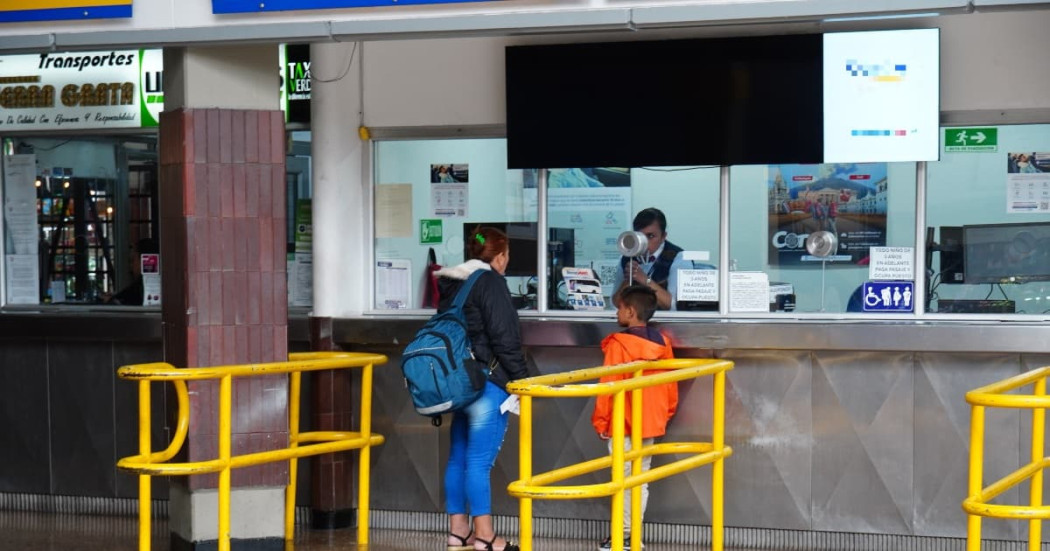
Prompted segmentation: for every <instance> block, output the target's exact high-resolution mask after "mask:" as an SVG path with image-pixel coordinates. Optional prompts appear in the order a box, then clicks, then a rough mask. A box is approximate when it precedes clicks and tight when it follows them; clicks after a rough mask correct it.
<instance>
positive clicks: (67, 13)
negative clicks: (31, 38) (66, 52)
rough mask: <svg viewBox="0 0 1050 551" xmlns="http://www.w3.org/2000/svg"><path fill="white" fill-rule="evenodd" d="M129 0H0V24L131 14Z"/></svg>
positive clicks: (129, 15)
mask: <svg viewBox="0 0 1050 551" xmlns="http://www.w3.org/2000/svg"><path fill="white" fill-rule="evenodd" d="M131 2H132V0H3V2H0V23H11V22H15V21H59V20H63V19H107V18H112V17H131Z"/></svg>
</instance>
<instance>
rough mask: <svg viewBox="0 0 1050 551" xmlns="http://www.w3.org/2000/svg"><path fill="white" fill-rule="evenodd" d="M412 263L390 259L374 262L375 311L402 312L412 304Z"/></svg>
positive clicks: (406, 260) (405, 260)
mask: <svg viewBox="0 0 1050 551" xmlns="http://www.w3.org/2000/svg"><path fill="white" fill-rule="evenodd" d="M411 276H412V261H411V260H408V259H400V258H391V259H387V260H377V261H376V309H378V310H403V309H405V308H409V306H410V305H411V304H412V286H411V284H410V280H411Z"/></svg>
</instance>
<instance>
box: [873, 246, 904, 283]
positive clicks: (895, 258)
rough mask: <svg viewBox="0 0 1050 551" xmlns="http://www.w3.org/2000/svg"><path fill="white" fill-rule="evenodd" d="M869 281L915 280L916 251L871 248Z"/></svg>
mask: <svg viewBox="0 0 1050 551" xmlns="http://www.w3.org/2000/svg"><path fill="white" fill-rule="evenodd" d="M869 250H870V251H871V262H870V263H869V264H868V279H870V280H872V281H894V280H905V281H912V280H914V279H915V249H913V248H911V247H871V248H870V249H869Z"/></svg>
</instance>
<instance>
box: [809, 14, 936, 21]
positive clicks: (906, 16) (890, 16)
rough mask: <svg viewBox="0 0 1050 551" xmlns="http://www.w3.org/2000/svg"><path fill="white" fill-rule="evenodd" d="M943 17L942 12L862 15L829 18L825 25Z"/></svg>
mask: <svg viewBox="0 0 1050 551" xmlns="http://www.w3.org/2000/svg"><path fill="white" fill-rule="evenodd" d="M939 15H941V14H940V12H935V11H931V12H927V13H893V14H888V15H862V16H856V17H829V18H827V19H825V20H824V22H825V23H841V22H845V21H880V20H885V19H909V18H912V17H937V16H939Z"/></svg>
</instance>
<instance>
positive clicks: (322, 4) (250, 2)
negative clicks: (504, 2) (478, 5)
mask: <svg viewBox="0 0 1050 551" xmlns="http://www.w3.org/2000/svg"><path fill="white" fill-rule="evenodd" d="M489 1H492V0H268V1H266V2H260V1H259V0H212V2H211V12H212V13H255V12H269V11H291V10H331V9H338V8H366V7H368V8H371V7H375V6H406V5H411V4H460V3H465V2H489Z"/></svg>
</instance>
